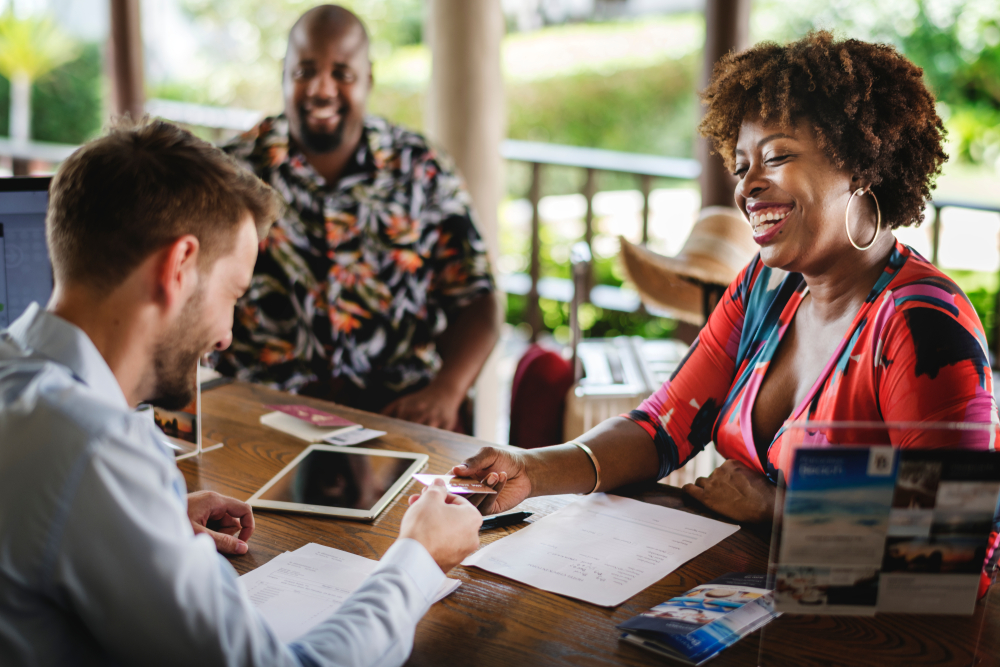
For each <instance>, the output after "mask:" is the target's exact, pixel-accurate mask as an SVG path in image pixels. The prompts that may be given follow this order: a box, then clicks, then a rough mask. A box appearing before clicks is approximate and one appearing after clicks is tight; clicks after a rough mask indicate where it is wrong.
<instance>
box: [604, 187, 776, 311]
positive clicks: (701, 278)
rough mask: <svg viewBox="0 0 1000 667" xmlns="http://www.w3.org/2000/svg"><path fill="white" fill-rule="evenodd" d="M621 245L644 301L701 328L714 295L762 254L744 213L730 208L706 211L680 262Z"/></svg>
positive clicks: (701, 214)
mask: <svg viewBox="0 0 1000 667" xmlns="http://www.w3.org/2000/svg"><path fill="white" fill-rule="evenodd" d="M619 240H620V241H621V247H622V252H621V257H622V264H623V265H624V268H625V273H626V274H627V275H628V277H629V280H631V282H632V283H633V284H634V285H635V287H636V290H638V292H639V296H640V297H641V298H642V302H643V303H645V304H646V305H647V306H649V307H652V308H655V309H657V310H661V311H665V312H666V314H667V315H668V316H670V317H674V318H676V319H679V320H683V321H685V322H690V323H691V324H695V325H698V326H701V325H703V324H704V323H705V313H706V311H707V305H706V303H707V295H708V294H709V293H710V290H713V289H715V290H718V289H720V288H724V287H725V286H727V285H729V283H731V282H732V281H733V280H735V279H736V276H737V275H738V274H739V272H740V270H741V269H742V268H743V267H744V266H746V265H747V264H748V263H749V262H750V260H751V259H753V256H754V255H755V254H756V253H757V244H756V243H754V240H753V232H752V231H751V230H750V225H749V224H747V221H746V218H744V217H743V214H742V213H741V212H740V211H739V210H738V209H735V208H729V207H725V206H709V207H708V208H705V209H703V210H702V211H701V213H700V214H699V215H698V220H697V222H695V223H694V227H692V228H691V234H690V235H689V236H688V238H687V240H686V241H685V242H684V247H682V248H681V251H680V252H679V253H678V254H677V255H676V256H674V257H665V256H663V255H660V254H659V253H655V252H653V251H652V250H649V249H647V248H645V247H643V246H639V245H635V244H632V243H629V242H628V241H626V240H625V239H624V238H623V237H619ZM706 287H707V288H708V289H706Z"/></svg>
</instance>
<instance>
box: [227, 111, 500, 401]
mask: <svg viewBox="0 0 1000 667" xmlns="http://www.w3.org/2000/svg"><path fill="white" fill-rule="evenodd" d="M224 149H225V150H226V151H227V152H228V153H229V154H231V155H232V156H233V157H235V158H236V159H237V160H238V161H239V162H241V163H242V164H244V165H245V166H246V167H247V168H248V169H250V170H252V171H253V172H254V173H255V174H257V175H258V176H259V177H260V178H261V179H262V180H264V182H266V183H268V184H269V185H271V186H272V187H273V188H275V189H276V190H277V191H278V192H279V193H280V194H281V195H282V196H283V198H284V199H285V201H286V202H287V203H288V206H287V209H286V211H285V213H284V214H283V215H282V217H281V218H280V219H279V220H278V221H277V222H276V223H275V225H274V226H273V227H272V228H271V233H270V235H269V236H268V238H267V239H266V240H265V241H263V242H262V243H261V250H260V254H259V256H258V259H257V265H256V267H255V268H254V277H253V281H252V282H251V285H250V289H249V290H248V291H247V294H246V295H245V296H244V297H243V298H242V299H240V301H239V302H238V303H237V305H236V316H235V320H234V323H233V343H232V346H231V347H230V348H229V349H228V350H226V351H225V352H224V353H222V354H221V355H219V358H218V360H217V362H216V363H217V367H218V368H219V370H221V371H222V372H223V373H226V374H228V375H233V376H235V377H237V378H238V379H241V380H249V381H253V382H260V383H265V384H268V385H270V386H273V387H276V388H279V389H284V390H288V391H295V390H297V389H300V388H301V387H302V386H304V385H305V384H307V383H309V382H312V381H315V380H329V379H330V378H338V377H340V378H346V379H348V380H350V381H351V382H353V384H354V385H356V386H357V387H359V388H362V389H364V388H368V387H373V386H379V385H380V386H383V387H386V388H388V389H389V390H390V391H393V392H400V391H403V390H405V389H406V388H408V387H413V386H414V385H419V384H421V383H426V381H429V380H430V379H431V378H432V377H433V376H434V374H435V373H436V371H437V370H438V368H439V367H440V363H441V361H440V357H439V356H438V353H437V351H436V349H435V346H434V338H435V336H437V335H438V334H440V333H441V332H442V331H444V329H445V328H446V327H447V324H448V320H449V318H450V317H453V316H454V314H455V313H456V311H457V310H458V309H460V308H462V307H463V306H465V305H467V304H468V303H470V302H471V301H473V300H475V299H476V298H478V297H480V296H482V295H483V294H485V293H488V292H490V291H492V290H493V289H494V282H493V277H492V275H491V274H490V267H489V262H488V259H487V255H486V248H485V245H484V243H483V241H482V238H481V237H480V235H479V232H478V231H477V230H476V227H475V225H474V224H473V220H472V209H471V200H470V198H469V195H468V194H467V193H466V192H465V190H463V189H462V186H461V183H460V180H459V177H458V176H456V175H455V173H454V171H453V169H452V167H451V165H450V164H449V163H448V162H447V158H445V157H444V156H442V155H441V154H440V153H436V152H435V151H434V150H433V149H431V148H430V147H429V146H428V145H427V142H426V141H425V140H424V139H423V138H422V137H421V136H420V135H418V134H415V133H413V132H410V131H408V130H405V129H403V128H401V127H399V126H396V125H393V124H391V123H389V122H388V121H386V120H384V119H382V118H378V117H375V116H368V117H366V118H365V126H364V133H363V135H362V138H361V141H360V143H359V145H358V150H357V153H356V154H355V157H354V159H353V160H352V161H351V162H350V163H349V164H348V166H347V168H346V169H345V172H344V174H343V176H342V177H341V179H340V181H339V182H338V183H336V184H335V185H330V184H327V183H326V182H325V181H324V179H323V177H322V176H320V175H319V174H318V173H317V172H316V171H315V170H314V169H313V168H312V167H311V166H310V165H309V163H308V162H307V161H306V159H305V157H303V156H302V154H301V153H300V152H298V150H297V149H296V147H295V145H294V143H290V142H289V138H288V122H287V120H286V119H285V118H284V116H277V117H274V118H267V119H265V120H263V121H261V123H260V124H259V125H257V127H255V128H253V129H252V130H250V131H249V132H247V133H246V134H244V135H242V136H241V137H238V138H237V139H235V140H234V141H233V142H231V143H230V144H228V145H227V146H225V148H224Z"/></svg>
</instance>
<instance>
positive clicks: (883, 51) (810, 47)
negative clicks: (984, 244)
mask: <svg viewBox="0 0 1000 667" xmlns="http://www.w3.org/2000/svg"><path fill="white" fill-rule="evenodd" d="M701 97H702V101H703V102H704V103H705V104H706V105H707V106H708V111H707V113H706V114H705V117H704V119H703V120H702V122H701V125H700V126H699V127H698V130H699V131H700V132H701V133H702V134H703V135H704V136H706V137H708V139H709V141H710V142H711V143H712V146H713V149H714V150H715V151H717V152H718V153H720V154H721V155H722V158H723V160H725V163H726V166H727V167H728V168H729V169H730V170H732V169H733V166H734V153H735V151H736V140H737V138H738V137H739V133H740V126H741V125H742V123H743V120H744V119H745V118H748V117H755V116H758V115H759V117H760V118H761V120H763V121H764V122H769V123H770V122H775V123H777V124H779V125H786V126H792V125H796V124H798V123H808V124H810V125H811V126H812V129H813V132H814V133H815V135H816V138H817V140H818V142H819V147H820V149H821V150H823V151H824V152H825V153H826V154H827V155H829V157H830V160H831V162H832V163H833V164H834V165H836V166H837V167H839V168H846V169H848V170H850V171H852V172H853V173H855V174H857V175H859V176H860V177H862V178H864V179H867V180H869V181H870V182H871V184H872V188H873V190H874V191H875V192H876V194H877V195H878V199H879V203H880V205H881V208H882V219H883V222H884V223H885V224H889V225H891V227H892V228H893V229H895V228H896V227H900V226H904V225H914V224H916V225H919V224H920V223H921V222H922V221H923V219H924V214H923V210H924V200H926V199H928V198H929V197H930V191H931V188H932V187H934V179H935V178H936V177H937V175H938V174H940V173H941V165H942V164H943V163H944V162H945V161H946V160H947V159H948V156H947V155H946V154H945V152H944V150H943V149H942V147H941V142H942V139H943V137H944V126H943V125H942V123H941V119H940V118H939V117H938V115H937V112H936V111H935V109H934V95H933V94H931V92H930V91H929V90H927V87H926V86H925V85H924V81H923V70H921V69H920V68H919V67H917V66H916V65H914V64H913V63H912V62H910V61H909V60H907V59H906V58H905V57H903V56H902V55H901V54H900V53H899V52H897V51H896V49H894V48H893V47H892V46H889V45H886V44H869V43H867V42H860V41H858V40H855V39H846V40H843V41H835V40H834V38H833V35H831V34H830V33H829V32H825V31H824V32H814V33H810V34H809V35H807V36H806V37H804V38H802V39H800V40H799V41H797V42H793V43H791V44H788V45H787V46H780V45H778V44H775V43H773V42H762V43H760V44H757V45H756V46H754V47H752V48H750V49H747V50H746V51H742V52H740V53H730V54H728V55H727V56H725V57H723V58H722V59H721V60H719V62H718V63H717V64H716V65H715V70H714V72H713V74H712V80H711V82H710V83H709V85H708V88H707V89H705V91H704V92H703V93H702V95H701Z"/></svg>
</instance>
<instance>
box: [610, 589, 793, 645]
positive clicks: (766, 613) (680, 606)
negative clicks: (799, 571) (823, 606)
mask: <svg viewBox="0 0 1000 667" xmlns="http://www.w3.org/2000/svg"><path fill="white" fill-rule="evenodd" d="M766 579H767V576H766V575H764V574H744V573H738V572H734V573H730V574H727V575H724V576H722V577H719V578H718V579H713V580H712V581H710V582H708V583H707V584H703V585H701V586H695V587H694V588H692V589H691V590H689V591H688V592H687V593H685V594H684V595H681V596H680V597H676V598H671V599H669V600H667V601H666V602H664V603H662V604H659V605H657V606H655V607H653V608H652V609H650V610H649V611H647V612H644V613H642V614H640V615H639V616H636V617H634V618H631V619H629V620H628V621H626V622H624V623H622V624H621V625H619V626H618V628H619V629H620V630H624V631H625V632H624V633H623V634H622V635H621V639H622V641H626V642H629V643H631V644H635V645H637V646H640V647H642V648H644V649H646V650H648V651H652V652H654V653H658V654H660V655H664V656H667V657H670V658H674V659H676V660H680V661H682V662H686V663H688V664H692V665H701V664H703V663H704V662H706V661H707V660H709V659H711V658H713V657H715V656H716V655H718V654H719V652H720V651H722V650H723V649H725V648H726V647H727V646H731V645H733V644H735V643H736V642H737V641H739V640H740V639H742V638H743V637H745V636H747V635H748V634H750V633H751V632H754V631H755V630H757V629H758V628H760V627H763V626H764V625H765V624H767V623H768V622H770V621H771V619H773V618H775V617H776V616H778V614H777V613H776V612H775V610H774V603H773V596H772V594H771V591H770V590H768V588H767V585H766Z"/></svg>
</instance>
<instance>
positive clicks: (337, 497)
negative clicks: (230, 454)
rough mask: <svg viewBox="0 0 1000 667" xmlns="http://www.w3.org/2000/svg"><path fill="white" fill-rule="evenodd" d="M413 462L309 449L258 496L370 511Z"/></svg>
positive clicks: (390, 457)
mask: <svg viewBox="0 0 1000 667" xmlns="http://www.w3.org/2000/svg"><path fill="white" fill-rule="evenodd" d="M412 465H413V459H412V458H398V457H394V456H380V455H378V454H362V453H359V452H350V453H347V452H337V451H324V450H322V449H310V451H309V452H308V453H307V454H306V456H305V457H304V458H303V459H302V460H300V461H299V462H298V463H297V464H296V465H295V466H294V467H293V468H292V469H290V470H286V471H284V472H283V474H282V476H281V477H280V478H279V479H277V480H276V481H275V482H274V484H273V485H272V486H271V487H270V488H268V489H267V490H265V491H263V492H262V493H261V494H260V496H259V497H260V499H261V500H270V501H277V502H283V503H297V504H302V505H320V506H325V507H340V508H344V509H359V510H370V509H372V508H374V507H375V505H376V503H378V501H379V500H380V499H381V498H382V496H384V495H385V493H386V492H387V491H388V490H389V489H390V488H392V485H393V484H395V483H396V482H397V481H398V480H399V479H400V477H402V476H403V475H404V474H406V472H407V470H408V469H409V468H410V466H412Z"/></svg>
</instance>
